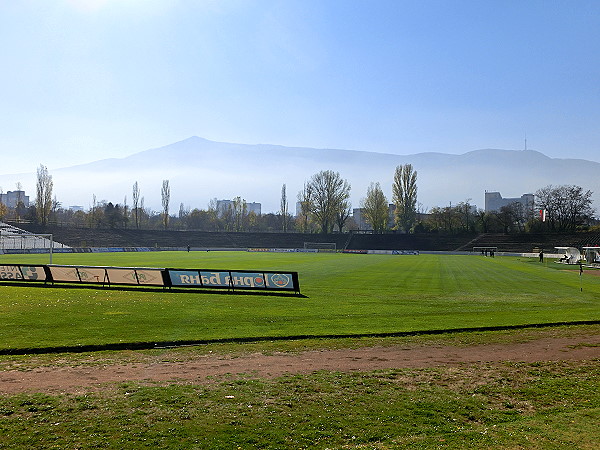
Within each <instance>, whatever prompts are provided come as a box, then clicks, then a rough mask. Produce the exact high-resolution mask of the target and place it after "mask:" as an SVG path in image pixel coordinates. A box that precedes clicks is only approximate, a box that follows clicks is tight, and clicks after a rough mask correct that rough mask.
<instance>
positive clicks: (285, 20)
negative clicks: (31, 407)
mask: <svg viewBox="0 0 600 450" xmlns="http://www.w3.org/2000/svg"><path fill="white" fill-rule="evenodd" d="M598 30H600V2H598V1H595V0H594V1H585V0H580V1H551V0H546V1H534V0H528V1H508V0H507V1H483V0H478V1H449V0H446V1H430V0H424V1H423V0H422V1H402V0H395V1H384V0H368V1H367V0H282V1H276V0H204V1H203V0H161V1H153V0H79V1H78V0H0V57H1V61H2V70H1V71H0V105H2V106H1V108H0V147H1V148H2V162H1V164H2V169H1V170H0V173H5V174H6V173H17V172H23V171H34V170H35V168H36V167H38V166H39V164H44V165H46V166H47V167H48V168H49V169H53V168H59V167H65V166H70V165H74V164H80V163H85V162H90V161H95V160H98V159H103V158H108V157H120V156H126V155H129V154H132V153H135V152H138V151H142V150H146V149H148V148H154V147H160V146H162V145H167V144H170V143H173V142H176V141H179V140H183V139H185V138H187V137H190V136H194V135H196V136H201V137H205V138H207V139H212V140H217V141H225V142H238V143H249V144H253V143H269V144H281V145H288V146H306V147H317V148H345V149H357V150H366V151H377V152H388V153H398V154H412V153H420V152H427V151H437V152H444V153H465V152H468V151H471V150H476V149H481V148H501V149H523V148H524V144H525V143H524V141H525V138H527V142H528V148H530V149H535V150H538V151H541V152H542V153H545V154H546V155H548V156H551V157H559V158H583V159H590V160H595V161H600V156H599V155H600V152H599V151H600V127H599V124H600V82H599V81H600V39H599V36H600V32H599V31H598ZM5 190H6V189H5Z"/></svg>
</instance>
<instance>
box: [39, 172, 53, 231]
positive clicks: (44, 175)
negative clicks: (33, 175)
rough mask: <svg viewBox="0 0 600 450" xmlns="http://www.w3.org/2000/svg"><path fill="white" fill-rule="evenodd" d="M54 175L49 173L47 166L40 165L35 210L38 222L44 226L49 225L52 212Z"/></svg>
mask: <svg viewBox="0 0 600 450" xmlns="http://www.w3.org/2000/svg"><path fill="white" fill-rule="evenodd" d="M52 187H53V183H52V175H50V174H49V173H48V169H47V168H46V166H44V165H42V164H40V167H38V169H37V182H36V198H35V208H36V214H37V218H38V221H39V222H40V223H41V224H42V225H46V224H47V223H48V218H49V217H50V212H51V210H52Z"/></svg>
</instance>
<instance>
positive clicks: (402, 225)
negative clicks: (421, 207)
mask: <svg viewBox="0 0 600 450" xmlns="http://www.w3.org/2000/svg"><path fill="white" fill-rule="evenodd" d="M392 200H393V202H394V204H395V205H396V212H395V214H396V217H395V219H396V220H395V222H396V227H397V228H399V229H402V230H404V231H405V232H406V233H408V232H409V231H410V229H411V228H412V226H413V225H414V223H415V221H416V219H417V172H416V170H414V169H413V166H412V165H411V164H404V165H399V166H397V167H396V171H395V173H394V182H393V184H392Z"/></svg>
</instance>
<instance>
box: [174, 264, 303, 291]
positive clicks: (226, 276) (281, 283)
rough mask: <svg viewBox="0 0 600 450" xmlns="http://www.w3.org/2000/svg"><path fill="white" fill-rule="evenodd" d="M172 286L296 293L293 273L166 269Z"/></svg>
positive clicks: (295, 278)
mask: <svg viewBox="0 0 600 450" xmlns="http://www.w3.org/2000/svg"><path fill="white" fill-rule="evenodd" d="M167 270H168V272H169V279H170V280H171V285H172V286H178V287H192V286H195V287H215V288H242V289H244V288H245V289H271V290H275V289H276V290H291V291H297V290H299V289H298V286H297V283H295V282H294V280H297V277H295V276H294V273H293V272H288V273H285V272H255V271H253V272H245V271H244V272H241V271H229V270H228V271H218V270H213V271H205V270H188V269H167Z"/></svg>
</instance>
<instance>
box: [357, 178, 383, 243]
mask: <svg viewBox="0 0 600 450" xmlns="http://www.w3.org/2000/svg"><path fill="white" fill-rule="evenodd" d="M361 203H362V204H361V207H362V208H363V215H364V217H365V220H366V221H367V222H368V223H369V224H370V225H371V226H372V227H373V231H374V232H375V233H382V232H383V231H385V229H386V228H387V224H388V219H389V209H388V201H387V198H386V197H385V194H384V193H383V191H382V190H381V186H380V185H379V183H371V185H370V186H369V188H368V189H367V196H366V197H365V198H364V199H363V200H362V202H361Z"/></svg>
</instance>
